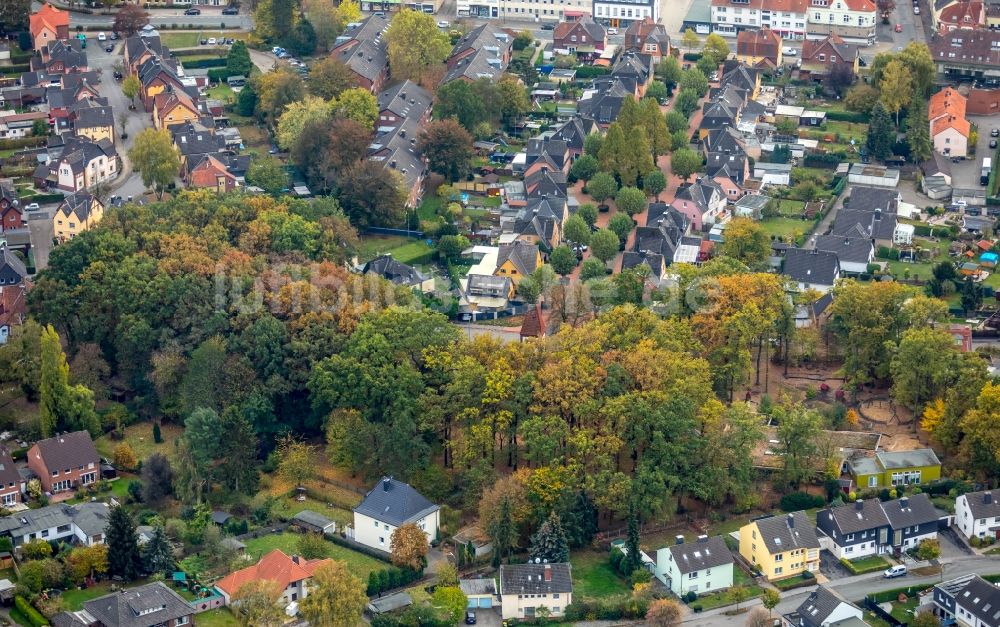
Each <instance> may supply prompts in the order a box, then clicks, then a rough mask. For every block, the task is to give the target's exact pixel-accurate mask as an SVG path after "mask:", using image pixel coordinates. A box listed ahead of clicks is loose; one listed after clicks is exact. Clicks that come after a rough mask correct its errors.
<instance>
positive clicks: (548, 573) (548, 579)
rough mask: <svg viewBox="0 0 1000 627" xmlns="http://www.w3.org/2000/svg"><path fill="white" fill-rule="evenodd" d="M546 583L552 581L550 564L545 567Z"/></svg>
mask: <svg viewBox="0 0 1000 627" xmlns="http://www.w3.org/2000/svg"><path fill="white" fill-rule="evenodd" d="M545 581H546V582H551V581H552V566H551V565H550V564H546V565H545Z"/></svg>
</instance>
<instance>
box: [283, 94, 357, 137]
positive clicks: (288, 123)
mask: <svg viewBox="0 0 1000 627" xmlns="http://www.w3.org/2000/svg"><path fill="white" fill-rule="evenodd" d="M369 95H371V94H369ZM332 115H333V111H332V110H331V109H330V103H328V102H326V101H325V100H323V99H322V98H317V97H315V96H306V97H305V98H303V99H302V100H301V101H300V102H293V103H291V104H289V105H288V107H287V108H286V109H285V111H284V113H282V114H281V117H280V118H278V129H277V132H276V133H275V136H276V138H277V140H278V146H280V147H281V148H282V149H284V150H291V149H292V147H293V146H295V144H296V143H298V141H299V137H300V136H301V135H302V131H303V129H304V128H305V127H306V125H308V124H309V123H310V122H314V121H326V120H328V119H330V117H331V116H332Z"/></svg>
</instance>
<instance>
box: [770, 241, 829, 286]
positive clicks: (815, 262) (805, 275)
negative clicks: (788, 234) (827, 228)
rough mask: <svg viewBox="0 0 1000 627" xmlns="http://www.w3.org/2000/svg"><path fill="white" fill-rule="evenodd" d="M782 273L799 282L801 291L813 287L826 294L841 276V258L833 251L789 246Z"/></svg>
mask: <svg viewBox="0 0 1000 627" xmlns="http://www.w3.org/2000/svg"><path fill="white" fill-rule="evenodd" d="M781 273H782V274H784V275H785V276H787V277H789V278H790V279H792V280H793V281H795V282H796V283H798V286H799V291H802V292H804V291H806V290H809V289H813V290H817V291H819V292H821V293H823V294H826V293H827V292H829V291H830V290H831V289H833V286H834V285H836V284H837V279H839V278H840V260H839V259H838V258H837V254H836V253H832V252H827V251H821V250H817V249H815V248H814V249H812V250H806V249H804V248H789V249H788V250H786V251H785V262H784V265H783V266H782V271H781Z"/></svg>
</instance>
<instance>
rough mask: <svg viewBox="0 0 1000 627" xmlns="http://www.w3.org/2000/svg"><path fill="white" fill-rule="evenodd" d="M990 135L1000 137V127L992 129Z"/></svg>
mask: <svg viewBox="0 0 1000 627" xmlns="http://www.w3.org/2000/svg"><path fill="white" fill-rule="evenodd" d="M990 137H1000V128H995V129H993V130H992V131H990Z"/></svg>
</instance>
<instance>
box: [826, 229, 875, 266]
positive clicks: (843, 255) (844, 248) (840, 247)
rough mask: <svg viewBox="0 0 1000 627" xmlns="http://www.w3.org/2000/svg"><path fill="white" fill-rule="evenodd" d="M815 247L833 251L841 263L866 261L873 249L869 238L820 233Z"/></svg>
mask: <svg viewBox="0 0 1000 627" xmlns="http://www.w3.org/2000/svg"><path fill="white" fill-rule="evenodd" d="M816 248H817V249H818V250H825V251H827V252H831V253H835V254H836V255H837V258H838V259H839V260H840V261H841V263H843V262H845V261H848V262H853V263H868V262H869V261H871V258H872V250H873V249H872V242H871V240H870V239H866V238H862V237H847V236H842V235H820V236H819V237H817V238H816Z"/></svg>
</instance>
